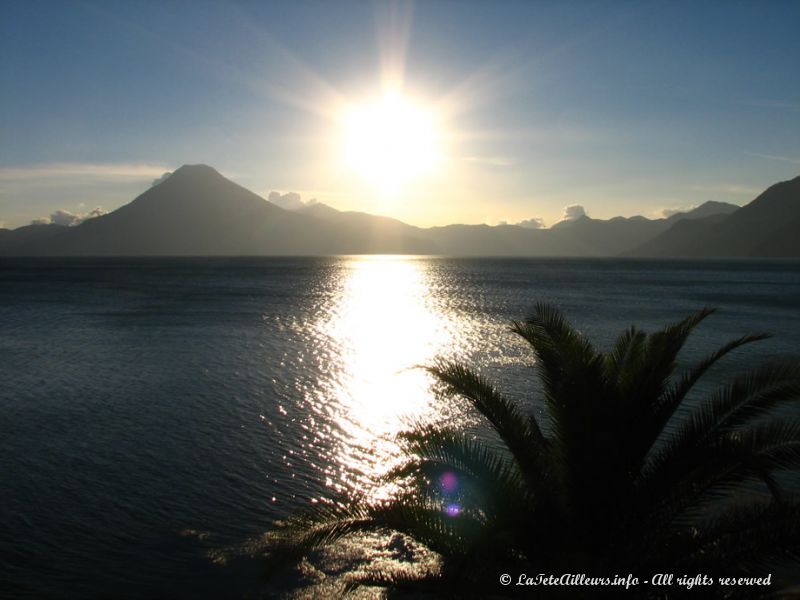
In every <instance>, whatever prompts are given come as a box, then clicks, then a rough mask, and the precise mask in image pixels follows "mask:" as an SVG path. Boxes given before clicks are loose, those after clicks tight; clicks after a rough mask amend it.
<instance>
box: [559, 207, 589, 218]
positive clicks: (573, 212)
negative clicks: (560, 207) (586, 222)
mask: <svg viewBox="0 0 800 600" xmlns="http://www.w3.org/2000/svg"><path fill="white" fill-rule="evenodd" d="M585 216H587V214H586V209H584V208H583V206H581V205H580V204H571V205H569V206H565V207H564V216H563V219H564V220H565V221H574V220H575V219H580V218H581V217H585Z"/></svg>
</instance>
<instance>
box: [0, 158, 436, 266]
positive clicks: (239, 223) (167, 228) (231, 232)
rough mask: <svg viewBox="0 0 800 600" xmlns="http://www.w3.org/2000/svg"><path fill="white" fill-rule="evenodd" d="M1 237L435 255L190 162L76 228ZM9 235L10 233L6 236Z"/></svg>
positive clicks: (221, 251)
mask: <svg viewBox="0 0 800 600" xmlns="http://www.w3.org/2000/svg"><path fill="white" fill-rule="evenodd" d="M20 229H21V230H25V231H23V232H21V233H20V234H17V232H19V231H20V230H14V231H13V232H11V233H12V236H11V237H12V238H13V239H11V240H4V239H3V238H0V252H2V253H3V254H14V255H69V256H109V255H111V256H136V255H151V256H170V255H259V254H262V255H263V254H283V255H324V254H350V253H352V254H359V253H409V254H420V253H429V252H431V251H432V250H434V248H432V247H431V245H430V243H429V242H428V241H427V240H417V239H415V238H413V237H409V236H407V235H402V234H401V233H398V235H397V236H388V235H387V236H386V237H379V236H373V235H371V233H370V232H369V231H360V232H359V231H355V230H354V228H353V227H339V226H337V225H336V224H334V223H331V222H329V221H326V220H323V219H319V218H316V217H314V216H311V215H304V214H300V213H297V212H294V211H287V210H283V209H281V208H279V207H277V206H275V205H274V204H272V203H270V202H268V201H267V200H264V198H262V197H261V196H258V195H257V194H254V193H253V192H251V191H249V190H247V189H245V188H243V187H241V186H239V185H237V184H235V183H233V182H232V181H230V180H228V179H226V178H225V177H223V176H222V175H220V174H219V173H218V172H217V171H216V170H214V169H212V168H211V167H208V166H206V165H185V166H183V167H181V168H180V169H178V170H177V171H175V172H174V173H173V174H172V175H171V176H169V177H168V178H167V179H166V180H164V181H162V182H160V183H158V184H157V185H155V186H153V187H151V188H150V189H149V190H147V191H146V192H144V193H143V194H141V195H140V196H138V197H137V198H136V199H135V200H133V202H131V203H129V204H126V205H125V206H122V207H120V208H119V209H117V210H115V211H113V212H111V213H108V214H106V215H103V216H100V217H97V218H94V219H89V220H87V221H85V222H83V223H81V224H80V225H77V226H74V227H63V226H57V225H47V226H41V225H40V226H29V227H23V228H20ZM6 237H7V236H6Z"/></svg>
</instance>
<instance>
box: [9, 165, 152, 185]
mask: <svg viewBox="0 0 800 600" xmlns="http://www.w3.org/2000/svg"><path fill="white" fill-rule="evenodd" d="M166 170H167V169H166V168H164V167H163V166H162V165H150V164H134V163H115V164H108V163H106V164H103V163H49V164H42V165H30V166H24V167H4V168H2V169H0V181H3V182H9V181H28V180H34V181H40V180H42V179H51V178H56V179H68V178H81V179H83V178H89V179H112V180H119V179H129V180H136V179H143V178H148V177H154V176H158V175H160V174H162V173H164V171H166Z"/></svg>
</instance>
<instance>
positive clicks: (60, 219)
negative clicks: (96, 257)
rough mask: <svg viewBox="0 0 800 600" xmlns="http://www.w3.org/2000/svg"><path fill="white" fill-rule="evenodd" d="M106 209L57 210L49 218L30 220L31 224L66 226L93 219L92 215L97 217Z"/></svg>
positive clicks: (104, 212)
mask: <svg viewBox="0 0 800 600" xmlns="http://www.w3.org/2000/svg"><path fill="white" fill-rule="evenodd" d="M107 212H108V211H107V210H105V209H104V208H102V207H100V206H98V207H96V208H94V209H92V210H90V211H89V212H88V213H83V214H76V213H72V212H69V211H68V210H61V209H59V210H57V211H55V212H53V213H52V214H51V215H50V218H49V219H47V218H39V219H34V220H33V221H31V225H64V226H66V227H70V226H73V225H80V224H81V223H83V222H84V221H86V220H88V219H93V218H94V217H99V216H101V215H104V214H106V213H107Z"/></svg>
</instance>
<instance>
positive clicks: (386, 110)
mask: <svg viewBox="0 0 800 600" xmlns="http://www.w3.org/2000/svg"><path fill="white" fill-rule="evenodd" d="M341 125H342V127H341V129H342V149H341V154H342V159H343V162H344V165H345V166H346V167H347V168H348V169H349V170H352V171H354V172H356V173H358V174H359V175H360V176H362V177H363V178H365V179H366V180H368V181H369V182H370V183H372V184H373V185H374V186H375V187H376V188H377V189H378V190H379V191H381V192H383V193H387V194H392V193H396V192H397V191H399V189H400V188H401V187H402V186H403V185H404V184H406V183H408V182H410V181H412V180H415V179H418V178H420V177H422V176H423V175H425V174H427V173H430V172H431V171H433V170H434V169H435V168H436V166H437V165H438V163H439V162H440V158H441V148H440V145H441V133H440V127H439V124H438V119H437V116H436V114H435V111H434V110H432V109H430V108H426V107H425V106H423V105H421V104H420V103H418V102H415V101H413V100H412V99H411V98H409V97H408V96H405V95H403V94H400V93H384V94H383V95H382V96H381V97H380V98H378V99H375V100H371V101H369V102H365V103H362V104H357V105H351V106H349V107H348V108H346V109H345V111H344V112H343V116H342V123H341Z"/></svg>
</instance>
